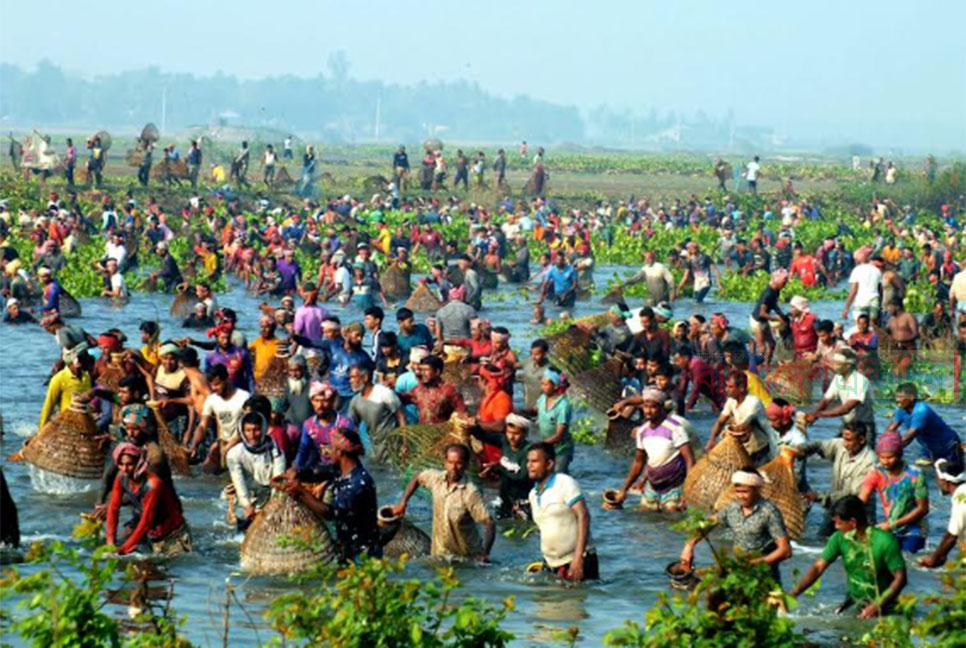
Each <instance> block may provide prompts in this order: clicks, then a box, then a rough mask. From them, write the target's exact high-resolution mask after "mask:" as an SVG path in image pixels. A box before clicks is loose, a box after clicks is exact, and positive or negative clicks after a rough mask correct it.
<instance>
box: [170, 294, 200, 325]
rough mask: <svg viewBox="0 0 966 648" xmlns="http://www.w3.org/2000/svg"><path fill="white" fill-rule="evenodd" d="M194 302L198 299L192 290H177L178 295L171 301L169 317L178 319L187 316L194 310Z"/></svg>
mask: <svg viewBox="0 0 966 648" xmlns="http://www.w3.org/2000/svg"><path fill="white" fill-rule="evenodd" d="M196 303H198V299H197V298H196V297H195V295H194V292H191V291H189V290H185V291H184V292H179V293H178V296H177V297H175V298H174V301H173V302H171V317H176V318H178V319H184V318H186V317H188V316H189V315H191V313H192V312H193V311H194V308H195V304H196Z"/></svg>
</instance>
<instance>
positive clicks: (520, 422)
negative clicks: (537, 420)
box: [506, 413, 533, 431]
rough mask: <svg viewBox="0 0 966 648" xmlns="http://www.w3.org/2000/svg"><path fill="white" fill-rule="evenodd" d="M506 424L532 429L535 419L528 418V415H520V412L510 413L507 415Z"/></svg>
mask: <svg viewBox="0 0 966 648" xmlns="http://www.w3.org/2000/svg"><path fill="white" fill-rule="evenodd" d="M506 424H507V425H512V426H513V427H515V428H519V429H521V430H526V431H529V430H530V426H531V425H533V421H531V420H530V419H528V418H527V417H526V416H520V415H519V414H514V413H510V414H508V415H507V417H506Z"/></svg>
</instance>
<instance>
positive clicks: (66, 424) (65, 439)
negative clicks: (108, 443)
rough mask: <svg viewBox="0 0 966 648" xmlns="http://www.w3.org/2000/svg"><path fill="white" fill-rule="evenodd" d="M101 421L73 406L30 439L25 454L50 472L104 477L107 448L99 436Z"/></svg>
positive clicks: (84, 476)
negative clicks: (98, 438) (97, 436)
mask: <svg viewBox="0 0 966 648" xmlns="http://www.w3.org/2000/svg"><path fill="white" fill-rule="evenodd" d="M96 435H97V425H96V424H95V422H94V418H93V417H92V416H91V415H90V413H89V412H88V411H87V410H86V409H85V408H82V407H80V406H71V407H70V408H68V409H66V410H64V411H62V412H60V413H59V414H58V415H57V416H55V417H54V418H53V419H52V420H50V421H49V422H48V423H47V424H46V425H45V426H44V427H43V429H42V430H40V432H38V433H37V434H36V435H34V436H33V437H31V438H30V439H27V442H26V443H25V444H24V447H23V458H24V460H26V461H27V462H28V463H31V464H33V465H35V466H37V467H38V468H42V469H44V470H46V471H48V472H52V473H55V474H58V475H65V476H67V477H74V478H77V479H100V478H101V476H102V475H103V474H104V462H105V460H106V458H107V449H106V448H105V447H103V446H102V445H101V443H100V442H99V441H98V440H97V439H95V436H96Z"/></svg>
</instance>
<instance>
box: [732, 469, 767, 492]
mask: <svg viewBox="0 0 966 648" xmlns="http://www.w3.org/2000/svg"><path fill="white" fill-rule="evenodd" d="M731 483H732V484H735V485H736V486H755V487H756V488H761V487H762V486H764V485H765V480H764V479H763V478H762V476H761V475H760V474H758V473H757V472H745V471H744V470H736V471H735V472H734V473H732V475H731Z"/></svg>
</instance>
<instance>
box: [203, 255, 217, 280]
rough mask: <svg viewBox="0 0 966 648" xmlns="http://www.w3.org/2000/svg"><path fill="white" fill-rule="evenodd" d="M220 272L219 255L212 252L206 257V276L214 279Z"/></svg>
mask: <svg viewBox="0 0 966 648" xmlns="http://www.w3.org/2000/svg"><path fill="white" fill-rule="evenodd" d="M216 272H218V255H217V254H215V253H214V252H212V253H211V254H209V255H208V256H206V257H205V274H206V275H208V276H209V277H213V276H214V275H215V273H216Z"/></svg>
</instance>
